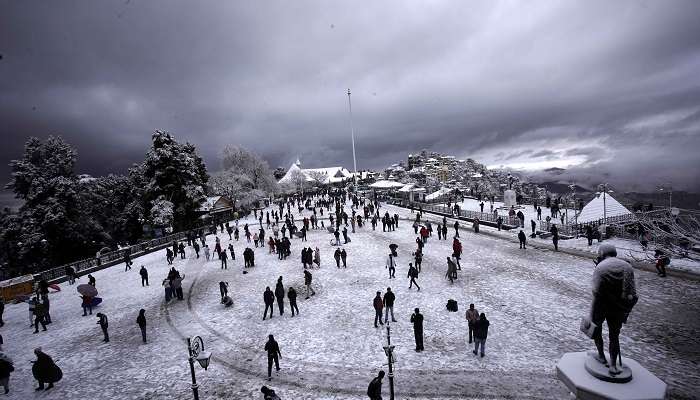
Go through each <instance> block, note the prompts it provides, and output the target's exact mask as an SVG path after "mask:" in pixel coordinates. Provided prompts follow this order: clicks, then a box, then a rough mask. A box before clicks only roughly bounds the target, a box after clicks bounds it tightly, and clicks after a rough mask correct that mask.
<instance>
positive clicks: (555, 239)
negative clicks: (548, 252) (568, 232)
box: [550, 225, 559, 251]
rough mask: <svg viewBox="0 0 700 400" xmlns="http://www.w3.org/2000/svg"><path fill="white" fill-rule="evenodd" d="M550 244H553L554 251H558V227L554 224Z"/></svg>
mask: <svg viewBox="0 0 700 400" xmlns="http://www.w3.org/2000/svg"><path fill="white" fill-rule="evenodd" d="M550 232H552V244H554V251H559V229H558V228H557V226H556V225H552V229H551V231H550Z"/></svg>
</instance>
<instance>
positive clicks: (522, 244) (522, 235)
mask: <svg viewBox="0 0 700 400" xmlns="http://www.w3.org/2000/svg"><path fill="white" fill-rule="evenodd" d="M526 241H527V238H526V237H525V232H523V231H522V230H520V232H519V233H518V242H520V248H521V249H525V248H526V247H525V242H526Z"/></svg>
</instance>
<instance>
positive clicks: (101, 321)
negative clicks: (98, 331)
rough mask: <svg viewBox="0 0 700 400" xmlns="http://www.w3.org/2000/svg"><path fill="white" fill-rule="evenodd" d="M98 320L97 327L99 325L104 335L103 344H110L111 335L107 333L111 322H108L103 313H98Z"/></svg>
mask: <svg viewBox="0 0 700 400" xmlns="http://www.w3.org/2000/svg"><path fill="white" fill-rule="evenodd" d="M97 318H98V319H97V325H99V326H100V328H102V333H103V334H104V340H103V342H105V343H109V333H108V332H107V328H108V327H109V322H108V321H107V316H106V315H104V314H102V313H97Z"/></svg>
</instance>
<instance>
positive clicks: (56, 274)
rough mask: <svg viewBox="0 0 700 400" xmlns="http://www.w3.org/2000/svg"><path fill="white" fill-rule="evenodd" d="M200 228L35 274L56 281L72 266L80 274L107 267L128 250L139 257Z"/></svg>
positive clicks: (40, 277)
mask: <svg viewBox="0 0 700 400" xmlns="http://www.w3.org/2000/svg"><path fill="white" fill-rule="evenodd" d="M199 229H201V228H198V229H194V230H192V231H184V232H177V233H173V234H171V235H167V236H163V237H159V238H155V239H152V240H148V241H145V242H141V243H137V244H135V245H133V246H130V247H128V248H125V249H121V250H115V251H110V252H108V253H102V254H100V255H99V257H92V258H86V259H83V260H78V261H74V262H72V263H68V264H64V265H61V266H58V267H55V268H51V269H48V270H46V271H41V272H37V273H35V274H34V277H35V279H36V280H42V279H44V280H46V281H54V280H56V279H61V278H63V277H65V276H66V269H67V268H68V267H72V268H73V270H74V271H75V273H76V274H80V272H81V271H85V270H92V269H95V268H98V267H101V266H103V267H104V268H107V267H109V266H112V265H114V264H116V263H117V262H119V261H123V260H124V256H125V255H126V253H127V252H129V253H130V255H131V256H133V257H138V256H141V255H143V254H148V253H150V252H152V251H155V250H159V249H161V248H162V247H163V246H164V245H165V244H170V243H172V242H176V241H180V240H183V239H186V238H187V234H188V233H189V232H198V231H199Z"/></svg>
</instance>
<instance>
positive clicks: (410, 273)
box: [407, 263, 420, 292]
mask: <svg viewBox="0 0 700 400" xmlns="http://www.w3.org/2000/svg"><path fill="white" fill-rule="evenodd" d="M407 278H411V282H410V283H409V285H408V288H409V289H410V288H411V287H413V285H416V287H417V288H418V291H419V292H420V286H418V282H416V278H418V270H417V269H416V267H414V266H413V263H408V276H407Z"/></svg>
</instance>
